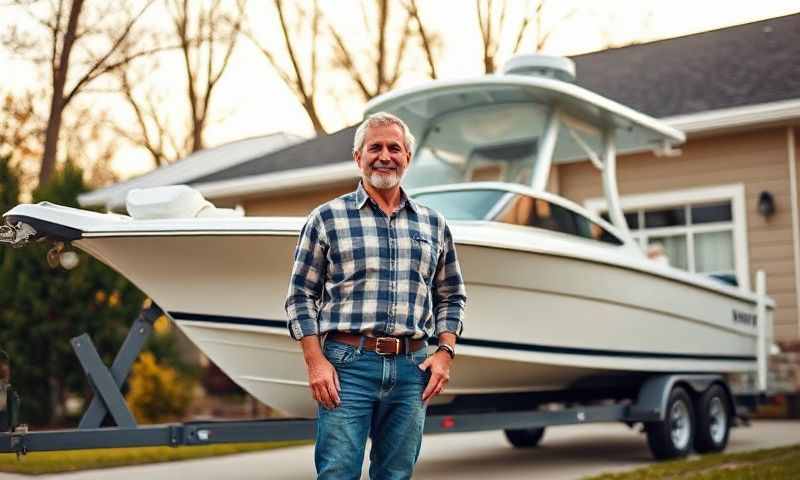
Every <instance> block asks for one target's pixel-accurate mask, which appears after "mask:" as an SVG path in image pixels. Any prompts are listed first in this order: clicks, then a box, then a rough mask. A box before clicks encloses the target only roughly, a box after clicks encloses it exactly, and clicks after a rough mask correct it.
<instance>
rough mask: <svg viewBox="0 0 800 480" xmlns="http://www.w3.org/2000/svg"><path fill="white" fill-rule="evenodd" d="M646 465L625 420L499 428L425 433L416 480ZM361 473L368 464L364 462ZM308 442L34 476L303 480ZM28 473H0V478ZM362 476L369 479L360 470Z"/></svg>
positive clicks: (740, 444)
mask: <svg viewBox="0 0 800 480" xmlns="http://www.w3.org/2000/svg"><path fill="white" fill-rule="evenodd" d="M792 444H800V421H759V422H754V423H753V425H752V426H751V427H749V428H737V429H735V430H734V431H733V432H732V435H731V441H730V444H729V446H728V450H727V451H728V452H735V451H747V450H756V449H761V448H770V447H776V446H781V445H792ZM650 463H652V459H651V458H650V453H649V451H648V449H647V445H646V441H645V438H644V435H640V434H638V433H636V432H634V431H632V430H630V429H628V428H627V427H625V426H624V425H617V424H597V425H583V426H570V427H558V428H552V429H550V430H548V431H547V433H546V434H545V437H544V440H543V441H542V444H541V446H540V447H539V448H536V449H532V450H520V449H514V448H511V447H510V446H509V445H508V443H507V442H506V440H505V437H504V436H503V434H502V432H480V433H462V434H450V435H430V436H426V437H425V440H424V443H423V446H422V457H421V459H420V462H419V464H418V466H417V470H416V474H415V475H414V478H415V479H419V480H439V479H451V478H459V479H460V480H471V479H475V480H486V479H487V478H502V479H504V480H505V479H508V480H514V479H530V478H547V479H552V480H557V479H577V478H582V477H585V476H587V475H594V474H599V473H603V472H612V471H621V470H628V469H632V468H637V467H642V466H646V465H648V464H650ZM365 471H366V468H365ZM313 477H314V464H313V447H311V446H306V447H296V448H287V449H282V450H278V451H271V452H258V453H248V454H242V455H232V456H227V457H219V458H212V459H204V460H190V461H185V462H175V463H170V464H156V465H144V466H138V467H124V468H114V469H108V470H98V471H88V472H81V473H73V474H60V475H46V476H40V477H36V478H37V480H55V479H63V480H100V479H115V480H141V479H148V480H180V479H191V480H199V479H206V478H207V479H226V480H255V479H291V480H294V479H308V478H313ZM21 478H30V477H23V476H20V475H8V474H0V480H11V479H15V480H16V479H21ZM363 478H367V477H366V476H364V477H363Z"/></svg>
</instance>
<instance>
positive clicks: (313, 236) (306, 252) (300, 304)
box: [285, 210, 328, 340]
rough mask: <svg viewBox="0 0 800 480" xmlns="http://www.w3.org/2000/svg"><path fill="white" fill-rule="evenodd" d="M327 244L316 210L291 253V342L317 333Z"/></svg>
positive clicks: (288, 296)
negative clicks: (292, 257)
mask: <svg viewBox="0 0 800 480" xmlns="http://www.w3.org/2000/svg"><path fill="white" fill-rule="evenodd" d="M327 250H328V243H327V239H326V235H325V228H324V224H323V220H322V217H321V216H320V215H319V212H318V210H315V211H313V212H312V213H311V215H309V218H308V220H307V221H306V224H305V226H303V230H302V231H301V232H300V238H299V240H298V242H297V247H296V248H295V252H294V265H293V266H292V274H291V275H290V277H289V291H288V293H287V294H286V304H285V308H286V314H287V316H288V319H289V321H288V328H289V334H290V335H291V336H292V338H294V339H295V340H300V339H301V338H303V337H305V336H308V335H318V334H319V322H318V318H317V315H318V312H319V303H320V299H321V297H322V292H323V288H324V284H325V274H326V265H327V258H326V256H327Z"/></svg>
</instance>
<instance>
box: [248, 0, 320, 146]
mask: <svg viewBox="0 0 800 480" xmlns="http://www.w3.org/2000/svg"><path fill="white" fill-rule="evenodd" d="M274 4H275V11H276V13H277V15H278V20H279V22H280V26H281V34H282V39H283V44H282V48H280V50H282V52H283V54H284V55H285V56H286V57H288V63H289V66H286V65H285V62H281V61H280V59H279V55H278V54H277V50H279V49H278V48H274V49H271V48H268V47H266V46H264V44H263V43H261V42H260V41H259V40H258V39H257V38H256V35H255V34H254V33H253V32H252V31H249V32H248V33H247V35H248V37H249V38H250V40H251V41H252V42H253V44H254V45H255V46H256V48H258V50H259V51H260V52H261V53H262V54H263V55H264V58H265V59H266V60H267V61H268V62H269V64H270V65H271V66H272V68H273V69H275V71H276V72H277V73H278V76H280V78H281V80H283V83H285V84H286V86H287V87H289V88H290V89H291V90H292V92H293V93H294V95H295V96H296V97H297V99H298V101H299V102H300V105H301V106H302V107H303V109H304V110H305V111H306V114H307V115H308V119H309V120H310V121H311V124H312V125H313V127H314V130H315V131H316V132H317V134H324V133H325V127H324V126H323V125H322V120H321V119H320V116H319V112H318V110H317V101H318V96H319V88H318V78H319V74H320V69H319V46H320V44H319V41H320V24H321V21H322V12H321V11H320V8H319V2H318V1H317V0H313V1H312V4H311V13H310V14H309V13H308V12H307V11H306V10H305V9H304V8H303V7H302V5H301V4H299V3H297V4H295V12H294V14H295V16H296V17H297V19H298V22H296V23H295V25H294V26H292V25H290V23H289V19H288V15H287V13H289V12H287V11H286V5H285V4H284V2H283V1H282V0H274ZM308 19H310V21H307V20H308ZM304 24H307V25H304ZM304 36H305V37H306V39H305V40H306V42H307V43H308V45H309V48H308V49H307V50H306V51H305V52H304V51H301V50H300V49H299V45H300V44H301V43H303V37H304Z"/></svg>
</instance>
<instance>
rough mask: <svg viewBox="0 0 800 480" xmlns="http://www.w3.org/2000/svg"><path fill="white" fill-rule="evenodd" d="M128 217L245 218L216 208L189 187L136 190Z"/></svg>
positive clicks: (130, 194) (130, 198) (129, 197)
mask: <svg viewBox="0 0 800 480" xmlns="http://www.w3.org/2000/svg"><path fill="white" fill-rule="evenodd" d="M125 206H126V208H127V209H128V215H130V216H131V217H133V218H136V219H142V220H145V219H158V218H197V217H214V218H230V217H241V216H243V215H244V213H243V212H241V211H239V210H234V209H231V208H217V207H215V206H214V205H213V204H212V203H211V202H209V201H208V200H206V199H205V198H203V195H202V194H201V193H200V192H198V191H197V190H195V189H193V188H191V187H189V186H187V185H170V186H166V187H153V188H135V189H133V190H131V191H129V192H128V195H127V197H126V198H125Z"/></svg>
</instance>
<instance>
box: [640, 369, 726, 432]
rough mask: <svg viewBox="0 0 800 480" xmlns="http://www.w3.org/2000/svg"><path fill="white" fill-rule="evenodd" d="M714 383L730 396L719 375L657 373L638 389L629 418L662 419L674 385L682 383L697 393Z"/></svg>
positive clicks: (694, 393) (645, 420) (692, 392)
mask: <svg viewBox="0 0 800 480" xmlns="http://www.w3.org/2000/svg"><path fill="white" fill-rule="evenodd" d="M714 383H719V384H720V385H722V386H723V388H725V390H726V391H727V392H728V394H729V396H730V390H729V389H728V386H727V385H726V384H725V381H724V380H723V379H722V376H721V375H715V374H708V375H702V374H698V375H657V376H654V377H650V378H648V379H647V380H646V381H645V382H644V383H643V384H642V386H641V388H640V389H639V394H638V396H637V400H636V403H635V404H634V405H632V406H631V410H630V412H631V415H630V416H631V420H636V421H642V422H652V421H661V420H664V418H665V416H666V410H667V401H668V400H669V394H670V392H671V391H672V389H673V387H675V386H676V385H683V386H686V387H687V388H688V390H689V391H690V393H691V394H692V395H693V396H694V395H699V394H702V393H703V392H705V391H706V390H707V389H708V388H709V387H710V386H711V385H713V384H714Z"/></svg>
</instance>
